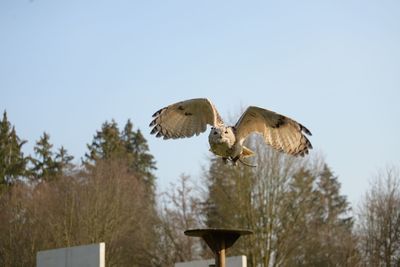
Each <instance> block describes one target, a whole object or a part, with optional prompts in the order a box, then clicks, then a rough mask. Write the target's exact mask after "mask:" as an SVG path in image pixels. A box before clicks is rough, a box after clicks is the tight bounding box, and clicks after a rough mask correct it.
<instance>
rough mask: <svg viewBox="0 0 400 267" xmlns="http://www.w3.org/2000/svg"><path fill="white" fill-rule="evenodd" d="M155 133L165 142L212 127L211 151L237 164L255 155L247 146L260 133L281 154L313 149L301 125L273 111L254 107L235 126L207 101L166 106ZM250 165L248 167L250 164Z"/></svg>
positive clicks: (156, 118) (159, 113)
mask: <svg viewBox="0 0 400 267" xmlns="http://www.w3.org/2000/svg"><path fill="white" fill-rule="evenodd" d="M153 118H154V119H153V121H152V122H151V123H150V127H153V129H152V131H151V134H156V137H163V138H164V139H170V138H172V139H177V138H185V137H191V136H193V135H199V134H200V133H202V132H205V131H206V130H207V125H211V131H210V134H209V136H208V140H209V143H210V151H211V152H213V153H214V154H215V155H217V156H220V157H222V159H223V160H224V162H226V161H227V160H230V161H232V162H233V163H234V164H236V161H237V160H239V161H241V162H242V163H244V162H243V161H242V159H243V158H246V157H248V156H251V155H253V154H254V153H253V151H251V150H250V149H249V148H247V147H245V146H244V145H243V142H244V141H245V140H246V138H247V137H248V136H249V135H250V134H251V133H254V132H255V133H259V134H261V135H262V136H263V138H264V141H265V142H266V143H267V144H269V145H270V146H272V147H273V148H274V149H276V150H278V151H282V152H285V153H287V154H290V155H294V156H298V155H300V156H304V155H305V154H308V150H309V149H312V146H311V143H310V141H309V140H308V139H307V137H306V135H311V132H310V131H309V130H308V129H307V128H306V127H304V126H303V125H301V124H300V123H298V122H296V121H294V120H292V119H290V118H288V117H285V116H283V115H280V114H278V113H275V112H273V111H270V110H267V109H263V108H259V107H255V106H251V107H248V108H247V109H246V111H245V112H244V113H243V114H242V116H241V117H240V118H239V120H238V121H237V123H236V124H235V125H234V126H227V125H225V124H224V122H223V121H222V119H221V116H220V115H219V114H218V111H217V109H216V108H215V106H214V105H213V104H212V103H211V101H210V100H208V99H206V98H196V99H190V100H185V101H181V102H178V103H175V104H172V105H169V106H167V107H164V108H162V109H160V110H159V111H157V112H156V113H154V114H153ZM246 165H247V164H246Z"/></svg>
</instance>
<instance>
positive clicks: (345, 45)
mask: <svg viewBox="0 0 400 267" xmlns="http://www.w3.org/2000/svg"><path fill="white" fill-rule="evenodd" d="M193 97H208V98H210V99H211V100H212V101H213V102H214V103H215V105H216V106H217V107H218V109H219V111H220V113H221V115H222V116H223V117H225V118H227V117H229V116H231V115H232V114H238V113H239V111H240V110H241V108H244V107H246V106H248V105H257V106H260V107H264V108H268V109H271V110H274V111H277V112H280V113H282V114H285V115H288V116H290V117H292V118H294V119H296V120H298V121H299V122H301V123H303V124H304V125H305V126H307V127H308V128H309V129H310V130H311V131H312V132H313V136H312V138H311V141H312V143H313V145H314V148H315V150H316V151H319V152H321V153H323V154H324V155H325V157H326V161H327V162H328V164H329V165H330V166H331V167H332V169H333V170H334V171H335V174H336V175H338V176H339V180H340V182H341V183H342V188H343V193H345V194H346V195H348V197H349V199H350V200H351V201H352V202H353V203H355V202H356V201H357V200H358V199H359V197H360V196H361V194H362V193H364V191H365V190H366V189H367V187H368V179H369V178H370V177H371V176H372V175H373V174H374V173H375V172H376V170H377V169H378V168H383V167H385V165H386V164H396V165H398V164H399V163H400V157H399V150H400V141H399V136H400V119H399V118H400V104H399V100H400V2H399V1H394V0H393V1H366V0H363V1H361V0H360V1H337V0H335V1H320V0H318V1H150V0H149V1H131V0H129V1H128V0H126V1H81V0H79V1H77V0H76V1H54V0H34V1H28V0H2V1H0V110H1V112H2V111H3V110H4V109H6V110H7V112H8V115H9V119H10V121H11V122H12V123H13V124H14V125H15V126H16V129H17V133H18V134H19V136H20V137H21V138H23V139H26V140H28V141H29V143H28V144H27V145H26V146H25V152H26V153H32V147H33V145H34V143H35V141H36V140H37V139H38V138H39V137H40V135H42V133H43V131H46V132H48V133H49V134H50V136H51V141H52V142H53V143H54V145H55V146H56V147H60V146H61V145H64V146H65V147H66V148H67V149H68V151H69V152H70V153H71V154H72V155H74V156H75V158H76V159H77V160H79V159H80V158H81V157H82V156H83V155H84V153H85V152H86V144H87V143H89V142H91V140H92V138H93V135H94V134H95V131H96V130H97V129H99V128H100V127H101V124H102V123H103V122H104V121H105V120H111V119H113V118H114V119H115V120H116V121H117V122H118V123H119V124H120V126H121V127H122V126H123V125H124V124H125V122H126V121H127V119H131V120H132V121H133V123H134V124H135V126H136V127H139V128H140V129H141V130H142V131H143V133H144V134H145V137H146V138H147V140H148V142H149V145H150V149H151V152H152V153H153V154H154V156H155V158H156V160H157V166H158V171H157V176H158V184H159V188H160V189H161V190H162V189H164V188H165V187H166V186H167V185H168V184H169V183H170V182H173V181H176V179H177V177H178V176H179V175H180V174H181V173H186V174H190V175H192V176H193V177H195V178H196V177H199V175H200V171H201V167H200V166H201V165H204V164H206V163H207V157H208V156H209V152H208V143H207V134H203V135H202V136H200V137H197V138H192V139H185V140H179V141H163V140H161V139H156V138H154V137H153V136H150V135H149V128H148V124H149V122H150V120H151V115H152V114H153V112H154V111H156V110H157V109H159V108H161V107H163V106H165V105H168V104H170V103H174V102H177V101H179V100H184V99H188V98H193Z"/></svg>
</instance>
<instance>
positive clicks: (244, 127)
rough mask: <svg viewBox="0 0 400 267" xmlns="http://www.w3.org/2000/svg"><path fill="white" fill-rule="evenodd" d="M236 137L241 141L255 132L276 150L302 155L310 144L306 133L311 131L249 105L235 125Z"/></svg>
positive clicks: (306, 152) (294, 122)
mask: <svg viewBox="0 0 400 267" xmlns="http://www.w3.org/2000/svg"><path fill="white" fill-rule="evenodd" d="M235 128H236V137H237V138H238V139H239V141H240V142H243V141H244V140H245V139H246V138H247V136H248V135H249V134H251V133H253V132H257V133H259V134H261V135H262V136H263V137H264V140H265V142H266V143H267V144H269V145H271V146H272V147H273V148H275V149H276V150H278V151H283V152H285V153H288V154H291V155H295V156H297V155H301V156H304V155H305V154H308V151H309V149H312V145H311V143H310V141H309V140H308V138H307V137H306V135H311V132H310V131H309V130H308V129H307V128H306V127H304V126H303V125H301V124H300V123H298V122H296V121H294V120H292V119H290V118H288V117H286V116H283V115H280V114H278V113H275V112H273V111H270V110H266V109H262V108H259V107H254V106H252V107H249V108H247V110H246V111H245V112H244V113H243V114H242V116H241V117H240V119H239V120H238V122H237V123H236V125H235Z"/></svg>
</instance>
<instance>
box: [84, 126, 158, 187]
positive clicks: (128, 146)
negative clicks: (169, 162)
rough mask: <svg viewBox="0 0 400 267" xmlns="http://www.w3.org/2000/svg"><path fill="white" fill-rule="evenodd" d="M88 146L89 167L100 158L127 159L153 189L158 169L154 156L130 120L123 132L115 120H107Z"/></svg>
mask: <svg viewBox="0 0 400 267" xmlns="http://www.w3.org/2000/svg"><path fill="white" fill-rule="evenodd" d="M87 147H88V149H89V151H88V153H86V154H85V157H86V159H85V160H84V163H85V164H86V166H87V167H89V168H90V166H93V165H95V164H96V162H97V161H99V160H107V159H119V160H123V161H126V162H127V164H128V165H129V167H130V169H131V171H132V172H133V173H135V174H136V175H137V176H138V177H140V178H141V179H142V180H143V181H145V182H146V184H147V185H148V187H149V188H150V191H152V190H153V186H154V179H155V178H154V174H153V173H152V171H153V170H155V169H156V166H155V161H154V157H153V155H151V154H150V153H149V147H148V145H147V141H146V139H145V138H144V137H143V135H142V133H141V132H140V130H137V131H134V130H133V124H132V122H131V121H130V120H128V121H127V123H126V125H125V127H124V130H123V131H122V132H120V130H119V128H118V125H117V123H116V122H115V121H114V120H112V121H111V123H109V122H107V121H106V122H105V123H103V125H102V128H101V130H100V131H97V132H96V135H95V136H94V138H93V141H92V143H91V144H90V145H88V146H87Z"/></svg>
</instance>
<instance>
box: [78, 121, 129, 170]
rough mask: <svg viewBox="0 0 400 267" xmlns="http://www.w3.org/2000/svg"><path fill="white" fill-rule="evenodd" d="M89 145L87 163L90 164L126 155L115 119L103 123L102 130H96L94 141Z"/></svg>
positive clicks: (86, 155)
mask: <svg viewBox="0 0 400 267" xmlns="http://www.w3.org/2000/svg"><path fill="white" fill-rule="evenodd" d="M87 147H88V149H89V153H86V154H85V157H86V160H85V163H86V164H89V165H90V164H95V163H96V161H98V160H101V159H102V160H104V159H111V158H124V157H125V155H126V153H125V147H124V144H123V142H122V140H121V137H120V132H119V129H118V125H117V123H116V122H115V121H114V120H112V121H111V122H108V121H106V122H105V123H103V125H102V126H101V130H100V131H97V132H96V135H95V136H94V138H93V141H92V143H91V144H90V145H89V144H88V145H87Z"/></svg>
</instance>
